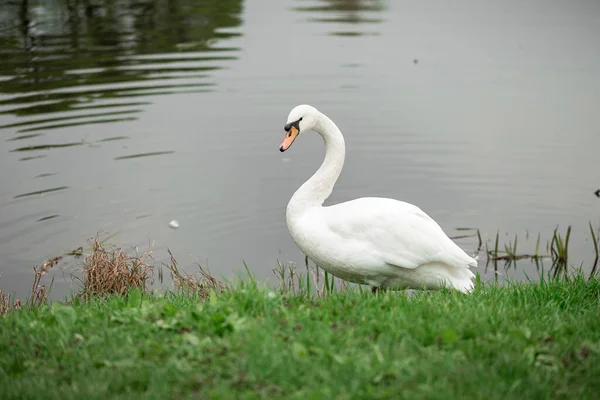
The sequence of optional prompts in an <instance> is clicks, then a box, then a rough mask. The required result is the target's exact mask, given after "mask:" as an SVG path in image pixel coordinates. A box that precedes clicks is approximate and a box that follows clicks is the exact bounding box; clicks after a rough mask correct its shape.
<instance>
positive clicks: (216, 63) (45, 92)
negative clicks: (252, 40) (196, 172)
mask: <svg viewBox="0 0 600 400" xmlns="http://www.w3.org/2000/svg"><path fill="white" fill-rule="evenodd" d="M241 8H242V2H241V0H212V1H202V2H198V1H186V0H140V1H136V2H129V1H109V0H105V1H95V2H78V1H67V0H57V1H51V0H40V1H28V0H22V1H20V2H12V3H8V4H7V5H3V7H2V11H1V12H0V19H1V24H2V29H1V30H0V55H1V56H2V58H3V62H2V63H1V64H0V77H1V78H2V85H1V86H0V88H1V89H0V95H2V97H1V99H0V107H1V110H2V111H0V113H1V114H11V115H15V116H18V117H19V119H18V122H15V123H10V124H5V125H2V126H0V129H9V128H16V130H15V134H16V136H14V137H12V138H9V140H18V141H19V143H22V142H27V140H29V139H34V138H35V139H39V138H40V137H42V136H45V135H46V134H50V131H54V130H61V129H66V128H73V127H81V126H83V125H98V124H113V123H125V122H131V121H135V120H136V119H137V117H136V115H138V114H139V113H140V112H142V111H143V109H144V106H145V105H148V104H150V102H149V101H132V100H130V99H134V98H139V97H144V98H145V99H147V98H148V97H149V96H158V95H167V94H176V93H196V92H208V91H210V90H211V88H213V87H214V86H215V85H216V83H215V82H213V81H211V79H210V77H211V72H212V71H215V70H218V69H220V68H223V67H225V66H226V65H227V62H229V61H230V60H235V59H236V56H235V52H236V50H237V49H236V48H228V47H223V46H217V45H215V43H216V42H217V41H220V40H223V39H228V38H231V37H234V36H237V35H239V33H234V32H224V31H222V29H225V28H233V27H237V26H239V25H240V24H241V17H240V13H241ZM52 115H56V116H52ZM28 132H38V133H35V134H26V133H28ZM124 139H127V137H125V136H121V137H104V138H99V139H97V140H96V141H95V142H96V143H102V142H106V141H112V140H124ZM36 143H39V142H38V141H36ZM83 144H85V142H83V141H77V142H70V143H55V142H53V140H52V139H51V138H50V137H48V139H47V141H46V143H43V144H35V145H33V144H32V145H22V144H21V145H19V146H18V147H15V148H14V149H13V150H11V151H15V152H40V151H47V150H52V149H57V148H64V147H71V146H81V145H83ZM161 150H162V149H161ZM168 153H169V151H156V152H152V153H146V154H140V155H132V156H128V157H119V158H118V159H123V158H131V157H140V156H148V155H159V154H168ZM39 157H43V154H36V155H29V156H27V157H23V158H21V159H20V160H22V161H27V160H33V159H37V158H39Z"/></svg>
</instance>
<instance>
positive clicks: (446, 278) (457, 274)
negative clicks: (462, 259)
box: [418, 261, 477, 293]
mask: <svg viewBox="0 0 600 400" xmlns="http://www.w3.org/2000/svg"><path fill="white" fill-rule="evenodd" d="M476 265H477V262H476V261H475V266H476ZM418 270H419V274H421V275H422V276H427V277H428V279H427V280H428V281H430V282H428V285H427V286H429V287H432V288H434V287H435V288H437V289H440V288H442V287H450V288H452V289H455V290H458V291H459V292H462V293H470V292H472V291H473V286H474V285H473V279H474V278H475V274H474V273H473V272H472V271H471V270H470V269H469V268H468V267H466V268H456V267H450V266H448V265H446V264H441V263H430V264H425V265H421V266H420V267H419V268H418Z"/></svg>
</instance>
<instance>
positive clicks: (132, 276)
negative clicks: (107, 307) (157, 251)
mask: <svg viewBox="0 0 600 400" xmlns="http://www.w3.org/2000/svg"><path fill="white" fill-rule="evenodd" d="M90 244H91V251H90V254H88V255H87V256H85V258H84V260H83V277H82V278H81V279H79V280H80V281H81V282H82V284H83V285H82V286H83V288H82V290H81V291H80V293H79V294H78V296H79V297H84V298H90V297H94V296H107V295H117V296H126V295H127V294H128V293H129V292H130V291H131V290H132V289H139V290H141V291H143V292H146V291H147V290H148V285H149V283H150V281H151V278H152V266H150V265H149V264H148V262H147V261H148V260H149V259H151V258H152V257H151V253H150V251H147V252H145V253H143V254H142V255H136V256H133V257H132V256H129V255H127V253H125V251H123V249H121V248H116V249H112V250H108V249H106V248H104V247H103V245H102V243H101V242H100V241H99V240H98V237H97V236H96V237H95V238H94V239H93V240H91V241H90ZM76 279H78V278H76Z"/></svg>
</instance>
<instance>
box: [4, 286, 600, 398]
mask: <svg viewBox="0 0 600 400" xmlns="http://www.w3.org/2000/svg"><path fill="white" fill-rule="evenodd" d="M599 296H600V281H599V280H598V279H589V280H587V279H584V278H583V277H580V278H575V279H570V280H560V281H551V282H542V283H530V284H514V285H508V286H504V287H498V286H495V285H493V284H488V285H482V284H480V285H478V287H477V289H476V291H475V292H474V293H473V294H472V295H468V296H465V295H460V294H457V293H447V292H432V293H428V292H424V293H416V294H414V295H412V296H410V297H408V296H406V295H405V294H401V293H385V294H382V295H379V296H378V297H375V296H373V295H371V293H367V292H365V293H359V292H357V291H354V290H349V291H345V292H337V293H332V294H330V295H329V296H323V297H322V298H319V299H307V298H305V297H302V296H292V295H291V294H290V293H288V294H284V293H281V292H280V291H273V290H270V289H260V288H257V287H256V285H255V284H253V283H250V282H247V283H245V284H241V285H240V286H238V287H236V288H235V289H233V290H225V291H223V292H220V293H217V292H212V294H210V296H209V297H208V298H206V299H200V298H198V297H192V298H190V297H189V296H185V295H182V294H179V295H166V296H164V297H151V296H148V295H146V294H143V292H142V291H140V290H138V289H136V290H133V291H129V292H128V293H127V294H126V295H124V296H109V297H108V298H105V299H104V300H99V299H91V300H89V299H88V300H86V301H84V299H80V300H74V301H73V302H72V304H70V305H68V306H67V305H59V304H54V305H52V306H46V305H42V306H40V307H39V308H33V309H21V310H16V311H12V312H10V313H8V314H6V315H5V316H3V317H0V398H2V399H12V398H36V399H38V398H59V397H60V398H86V399H87V398H127V399H130V398H141V397H144V398H184V397H186V398H188V397H193V398H208V397H211V398H234V397H237V398H269V399H271V398H302V399H307V398H310V399H313V398H339V399H364V398H413V399H414V398H427V399H432V398H433V399H435V398H440V399H441V398H444V399H448V398H486V399H507V398H515V397H519V398H527V399H534V398H540V399H541V398H544V399H558V398H573V397H575V398H579V399H587V398H590V399H591V398H593V397H595V396H596V395H597V394H598V393H600V318H599V317H600V311H599V310H600V297H599ZM594 393H596V395H594Z"/></svg>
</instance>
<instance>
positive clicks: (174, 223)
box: [169, 219, 179, 229]
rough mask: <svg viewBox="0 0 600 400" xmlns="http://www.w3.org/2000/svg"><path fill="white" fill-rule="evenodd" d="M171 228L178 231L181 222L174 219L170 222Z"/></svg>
mask: <svg viewBox="0 0 600 400" xmlns="http://www.w3.org/2000/svg"><path fill="white" fill-rule="evenodd" d="M169 226H170V227H171V228H173V229H177V228H179V221H177V220H176V219H174V220H173V221H171V222H169Z"/></svg>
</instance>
